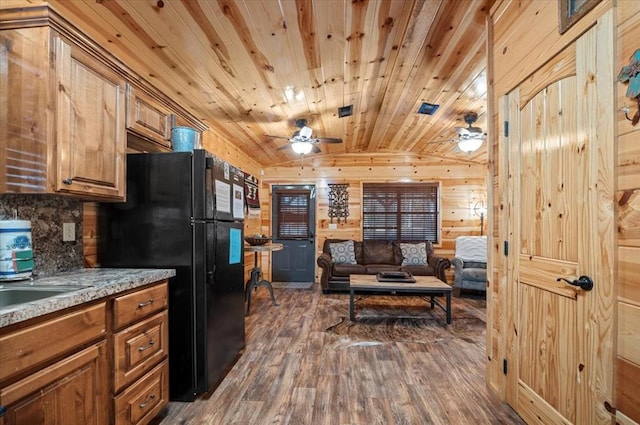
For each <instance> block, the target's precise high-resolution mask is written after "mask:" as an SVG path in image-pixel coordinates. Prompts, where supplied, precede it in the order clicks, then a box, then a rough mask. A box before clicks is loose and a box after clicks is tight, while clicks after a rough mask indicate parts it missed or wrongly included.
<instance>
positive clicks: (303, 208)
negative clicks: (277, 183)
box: [275, 190, 311, 239]
mask: <svg viewBox="0 0 640 425" xmlns="http://www.w3.org/2000/svg"><path fill="white" fill-rule="evenodd" d="M275 194H276V211H277V214H278V221H277V222H278V229H277V235H278V239H300V238H308V237H309V204H310V203H309V199H310V197H311V191H310V190H287V191H282V192H280V191H276V193H275Z"/></svg>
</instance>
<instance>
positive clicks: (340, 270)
mask: <svg viewBox="0 0 640 425" xmlns="http://www.w3.org/2000/svg"><path fill="white" fill-rule="evenodd" d="M352 274H367V269H366V267H365V266H363V265H362V264H334V265H333V276H346V277H349V276H350V275H352Z"/></svg>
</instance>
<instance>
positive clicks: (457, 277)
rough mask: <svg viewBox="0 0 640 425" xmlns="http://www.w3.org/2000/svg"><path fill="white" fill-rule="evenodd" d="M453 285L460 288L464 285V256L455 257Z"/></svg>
mask: <svg viewBox="0 0 640 425" xmlns="http://www.w3.org/2000/svg"><path fill="white" fill-rule="evenodd" d="M451 263H452V264H453V286H454V287H456V288H459V287H461V286H462V269H463V268H464V260H463V259H462V258H458V257H453V260H451Z"/></svg>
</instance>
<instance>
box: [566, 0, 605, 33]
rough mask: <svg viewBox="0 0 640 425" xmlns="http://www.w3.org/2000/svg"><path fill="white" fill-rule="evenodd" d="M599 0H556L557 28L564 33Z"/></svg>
mask: <svg viewBox="0 0 640 425" xmlns="http://www.w3.org/2000/svg"><path fill="white" fill-rule="evenodd" d="M600 1H601V0H558V9H559V13H560V25H559V28H558V30H559V31H560V34H564V32H565V31H566V30H568V29H569V28H571V27H572V26H573V24H575V23H576V22H578V21H579V20H580V18H582V17H583V16H584V15H586V14H587V13H588V12H589V11H590V10H591V9H593V8H594V7H595V5H596V4H598V3H600Z"/></svg>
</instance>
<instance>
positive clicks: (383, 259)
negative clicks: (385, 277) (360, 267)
mask: <svg viewBox="0 0 640 425" xmlns="http://www.w3.org/2000/svg"><path fill="white" fill-rule="evenodd" d="M396 249H397V246H396V245H395V244H394V243H393V242H392V241H383V240H366V241H362V263H363V264H392V265H396V266H399V265H400V262H401V261H402V260H401V259H398V258H396V253H395V250H396ZM398 260H400V261H398Z"/></svg>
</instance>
